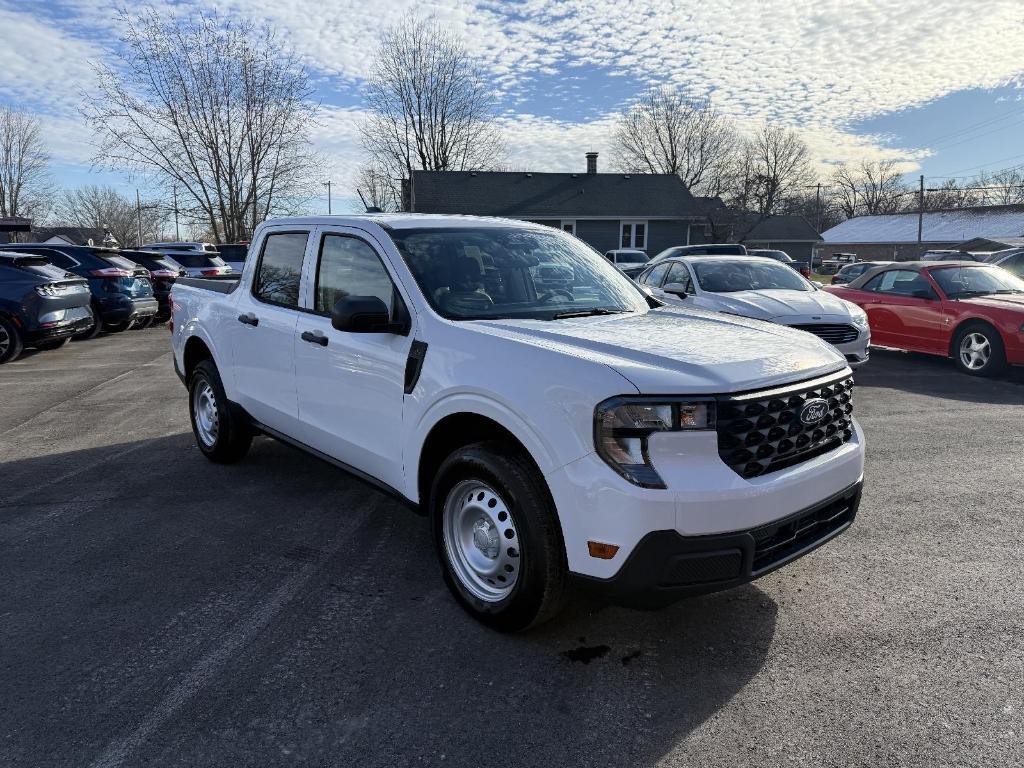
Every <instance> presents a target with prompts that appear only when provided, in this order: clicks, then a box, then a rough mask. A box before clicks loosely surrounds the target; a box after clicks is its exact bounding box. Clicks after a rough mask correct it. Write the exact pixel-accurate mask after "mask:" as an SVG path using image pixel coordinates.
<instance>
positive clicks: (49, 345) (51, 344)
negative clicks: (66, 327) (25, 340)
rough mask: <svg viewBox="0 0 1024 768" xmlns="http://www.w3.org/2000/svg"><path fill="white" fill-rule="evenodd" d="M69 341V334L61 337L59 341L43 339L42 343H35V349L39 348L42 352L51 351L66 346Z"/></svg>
mask: <svg viewBox="0 0 1024 768" xmlns="http://www.w3.org/2000/svg"><path fill="white" fill-rule="evenodd" d="M70 341H71V337H70V336H68V337H67V338H63V339H61V340H60V341H44V342H43V343H42V344H36V349H41V350H43V351H44V352H52V351H53V350H55V349H60V348H61V347H65V346H67V345H68V343H69V342H70Z"/></svg>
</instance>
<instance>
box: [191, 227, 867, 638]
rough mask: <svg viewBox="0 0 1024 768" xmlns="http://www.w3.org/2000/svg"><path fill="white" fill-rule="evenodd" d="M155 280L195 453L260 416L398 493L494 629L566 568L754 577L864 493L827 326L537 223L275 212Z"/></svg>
mask: <svg viewBox="0 0 1024 768" xmlns="http://www.w3.org/2000/svg"><path fill="white" fill-rule="evenodd" d="M552 275H554V276H555V278H552ZM556 278H557V279H556ZM172 302H173V318H172V338H173V347H174V362H175V368H176V369H177V372H178V374H179V376H180V377H181V379H182V381H183V382H184V383H185V384H186V386H187V387H188V390H189V397H190V413H191V417H192V425H193V429H194V431H195V437H196V441H197V443H198V445H199V448H200V449H201V450H202V452H203V453H204V454H205V455H206V456H207V457H208V458H210V459H211V460H213V461H217V462H233V461H236V460H238V459H240V458H242V456H243V455H244V454H245V453H246V451H247V450H248V448H249V444H250V442H251V440H252V437H253V435H255V434H263V435H267V436H270V437H274V438H277V439H279V440H283V441H285V442H288V443H290V444H292V445H294V446H297V447H299V448H301V449H303V450H305V451H308V452H309V453H310V454H312V455H314V456H317V457H319V458H322V459H325V460H327V461H329V462H331V463H333V464H335V465H338V466H340V467H342V468H344V469H346V470H348V471H350V472H352V473H353V474H355V475H357V476H359V477H361V478H362V479H364V480H367V481H369V482H370V483H372V484H374V485H375V486H377V487H378V488H381V489H383V490H385V491H388V492H390V493H392V494H394V495H395V496H397V497H399V498H400V499H403V500H405V501H406V502H408V503H409V504H410V505H412V506H413V507H414V508H415V509H417V510H420V511H422V512H423V513H424V514H427V515H429V516H430V518H431V520H432V528H433V531H434V540H435V545H436V547H437V552H438V555H439V558H440V560H441V563H442V570H443V572H444V576H445V580H446V582H447V584H448V586H449V588H450V589H451V591H452V593H453V594H454V596H455V597H456V599H457V600H458V601H459V602H460V603H461V604H462V605H463V606H464V607H465V608H466V609H467V610H468V611H469V612H470V613H471V614H472V615H474V616H475V617H476V618H478V619H479V620H481V621H483V622H485V623H486V624H488V625H490V626H492V627H495V628H497V629H500V630H505V631H514V630H520V629H524V628H526V627H529V626H533V625H535V624H538V623H539V622H541V621H544V620H546V619H548V618H550V617H552V616H553V615H554V614H555V613H557V611H558V610H559V608H560V607H561V606H562V605H563V604H564V602H565V600H566V599H567V598H568V596H569V594H570V592H571V591H572V590H573V589H577V588H580V587H583V588H588V589H591V590H595V591H597V592H599V593H601V594H603V595H604V596H606V597H607V598H608V599H610V600H612V601H614V602H618V603H622V604H627V605H636V606H641V607H657V606H660V605H665V604H668V603H670V602H672V601H674V600H676V599H678V598H680V597H683V596H686V595H693V594H699V593H704V592H711V591H715V590H719V589H725V588H728V587H732V586H735V585H738V584H741V583H743V582H746V581H750V580H752V579H756V578H758V577H760V576H762V575H764V574H766V573H768V572H769V571H772V570H774V569H775V568H778V567H779V566H781V565H783V564H785V563H788V562H790V561H792V560H794V559H796V558H798V557H800V556H802V555H804V554H806V553H807V552H809V551H811V550H812V549H814V548H815V547H817V546H819V545H821V544H822V543H824V542H826V541H828V540H829V539H832V538H833V537H835V536H837V535H838V534H839V533H841V532H842V531H844V530H845V529H846V528H847V527H849V525H850V524H851V522H852V521H853V518H854V515H855V514H856V511H857V506H858V504H859V501H860V493H861V483H862V478H863V467H864V442H863V436H862V433H861V431H860V428H859V426H858V425H857V422H856V421H855V420H854V418H853V416H852V409H853V404H852V386H853V382H852V378H851V372H850V369H849V368H848V367H847V365H846V361H845V360H844V359H843V357H842V356H841V355H840V354H838V353H837V352H836V351H835V349H833V348H832V347H831V346H829V345H828V344H826V343H825V342H823V341H821V340H820V339H818V338H816V337H814V336H812V335H810V334H808V333H805V332H803V331H799V330H794V329H790V328H786V327H783V326H779V325H773V324H769V323H763V322H760V321H756V320H747V319H744V318H739V317H732V316H729V315H724V314H716V313H712V312H707V311H702V310H698V309H688V308H672V307H664V306H660V304H659V302H658V301H657V300H655V299H653V298H651V297H648V296H646V295H645V294H644V293H642V292H641V290H640V289H639V287H638V286H637V285H635V284H634V283H633V282H632V281H630V280H629V279H628V278H626V277H625V276H623V275H622V274H621V273H620V272H619V271H618V270H616V269H615V267H614V266H612V265H611V264H608V263H607V261H606V260H605V259H604V258H602V257H601V255H600V254H598V253H597V252H595V251H592V250H591V249H589V248H588V247H587V246H586V245H584V244H583V243H581V242H580V241H578V240H576V239H575V238H573V237H570V236H568V235H566V234H564V233H562V232H559V231H557V230H554V229H550V228H547V227H543V226H540V225H534V224H528V223H524V222H516V221H507V220H500V219H484V218H471V217H456V216H423V215H413V214H391V215H385V214H371V215H365V216H326V217H314V218H290V219H278V220H274V221H268V222H266V223H265V224H262V225H261V226H260V227H259V228H258V229H257V231H256V233H255V236H254V238H253V244H252V247H251V248H250V250H249V255H248V258H247V260H246V262H245V266H244V269H243V271H242V275H241V278H240V279H236V280H200V279H189V278H185V279H181V280H179V281H178V282H177V283H176V284H175V286H174V290H173V295H172Z"/></svg>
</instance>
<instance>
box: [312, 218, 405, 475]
mask: <svg viewBox="0 0 1024 768" xmlns="http://www.w3.org/2000/svg"><path fill="white" fill-rule="evenodd" d="M317 241H318V242H317V243H316V244H315V246H314V247H313V248H312V249H311V252H312V254H313V256H314V258H312V259H311V261H310V274H309V277H308V278H307V281H306V286H307V287H306V292H305V298H304V300H303V312H302V313H301V314H300V316H299V321H298V325H297V327H296V329H295V336H296V346H295V373H296V382H297V387H298V401H299V420H300V422H301V423H300V430H301V432H300V434H301V437H300V439H301V440H302V441H303V442H304V443H306V444H307V445H310V446H312V447H313V448H316V449H317V450H319V451H322V452H323V453H326V454H327V455H329V456H331V457H332V458H334V459H337V460H338V461H341V462H344V463H345V464H347V465H349V466H351V467H354V468H355V469H357V470H359V471H361V472H364V473H366V474H368V475H370V476H372V477H374V478H377V479H379V480H382V481H384V482H385V483H387V484H388V485H390V486H391V487H393V488H399V487H401V486H402V462H401V456H402V444H401V434H402V409H403V405H404V399H405V367H406V363H407V361H408V359H409V350H410V347H411V345H412V334H411V333H409V334H407V335H398V334H395V333H347V332H343V331H338V330H335V328H334V327H333V326H332V325H331V309H332V308H333V307H334V304H335V302H336V301H338V300H339V299H341V298H343V297H345V296H376V297H378V298H380V299H381V300H382V301H383V302H384V303H385V304H386V305H387V307H388V308H389V310H390V311H391V316H392V319H395V320H398V319H400V318H402V317H406V316H407V313H408V309H407V308H408V307H409V306H410V303H409V301H408V296H406V295H404V293H403V290H402V289H401V286H400V285H399V284H398V282H397V281H396V280H395V278H394V277H393V273H394V270H393V269H392V267H391V264H390V262H389V260H388V258H387V255H386V254H385V253H384V251H383V249H382V248H381V246H380V244H379V243H378V242H377V241H376V240H374V239H373V238H372V237H371V236H369V235H368V234H366V233H365V232H362V231H360V230H356V229H351V228H348V227H325V228H321V229H319V230H318V233H317Z"/></svg>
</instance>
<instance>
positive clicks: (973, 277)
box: [932, 267, 1024, 299]
mask: <svg viewBox="0 0 1024 768" xmlns="http://www.w3.org/2000/svg"><path fill="white" fill-rule="evenodd" d="M932 277H933V278H935V282H937V283H938V284H939V287H940V288H942V292H943V293H945V294H946V295H947V296H948V297H949V298H951V299H956V298H962V297H965V296H985V295H988V294H992V293H1024V280H1021V279H1020V278H1017V277H1014V276H1013V275H1011V274H1010V273H1009V272H1007V271H1006V270H1004V269H999V268H998V267H995V268H993V267H950V268H948V269H933V270H932Z"/></svg>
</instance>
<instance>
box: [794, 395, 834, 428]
mask: <svg viewBox="0 0 1024 768" xmlns="http://www.w3.org/2000/svg"><path fill="white" fill-rule="evenodd" d="M827 413H828V402H827V401H825V400H822V399H821V398H820V397H816V398H815V399H813V400H808V401H807V402H806V403H804V407H803V408H801V409H800V421H802V422H803V423H804V424H807V425H808V426H810V425H811V424H817V423H818V422H819V421H821V420H822V419H824V418H825V414H827Z"/></svg>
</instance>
